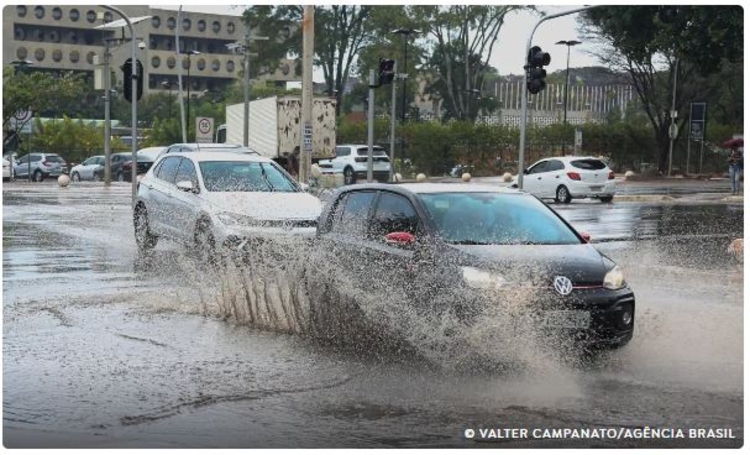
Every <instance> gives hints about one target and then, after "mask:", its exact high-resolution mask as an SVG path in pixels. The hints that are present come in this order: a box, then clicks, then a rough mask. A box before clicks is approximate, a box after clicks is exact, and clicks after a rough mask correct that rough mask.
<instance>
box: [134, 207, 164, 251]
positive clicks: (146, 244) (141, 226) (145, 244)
mask: <svg viewBox="0 0 750 455" xmlns="http://www.w3.org/2000/svg"><path fill="white" fill-rule="evenodd" d="M133 224H134V227H135V243H136V245H137V246H138V251H139V252H141V253H145V252H147V251H149V250H152V249H154V247H155V246H156V241H157V240H158V237H156V236H155V235H153V234H151V232H150V231H149V228H148V212H147V211H146V207H144V206H143V205H139V206H137V207H136V208H135V213H134V214H133Z"/></svg>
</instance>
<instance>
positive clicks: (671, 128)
mask: <svg viewBox="0 0 750 455" xmlns="http://www.w3.org/2000/svg"><path fill="white" fill-rule="evenodd" d="M679 67H680V60H679V59H675V61H674V82H673V83H672V110H671V111H670V112H669V116H670V117H671V118H672V122H671V123H670V125H669V168H667V177H670V176H672V150H673V149H674V140H675V139H677V126H676V125H675V124H674V120H675V118H677V111H676V110H675V104H676V102H677V69H678V68H679Z"/></svg>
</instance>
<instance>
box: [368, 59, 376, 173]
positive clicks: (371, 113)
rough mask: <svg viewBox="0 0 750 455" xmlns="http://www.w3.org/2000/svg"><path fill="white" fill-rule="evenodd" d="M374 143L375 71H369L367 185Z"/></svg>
mask: <svg viewBox="0 0 750 455" xmlns="http://www.w3.org/2000/svg"><path fill="white" fill-rule="evenodd" d="M374 142H375V70H370V98H369V101H368V103H367V183H372V146H373V143H374Z"/></svg>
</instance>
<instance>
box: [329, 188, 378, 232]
mask: <svg viewBox="0 0 750 455" xmlns="http://www.w3.org/2000/svg"><path fill="white" fill-rule="evenodd" d="M376 194H377V193H375V192H374V191H358V192H352V193H349V196H347V198H346V200H345V201H344V203H343V207H342V212H341V218H339V219H338V220H336V222H335V223H334V225H333V229H332V230H333V231H334V232H337V233H341V234H345V235H350V236H354V237H365V236H366V233H367V229H366V228H367V216H368V214H369V213H370V208H371V207H372V204H373V202H374V201H375V195H376Z"/></svg>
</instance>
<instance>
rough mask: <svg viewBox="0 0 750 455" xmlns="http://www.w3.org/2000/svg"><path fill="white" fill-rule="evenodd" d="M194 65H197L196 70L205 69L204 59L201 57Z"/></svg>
mask: <svg viewBox="0 0 750 455" xmlns="http://www.w3.org/2000/svg"><path fill="white" fill-rule="evenodd" d="M196 66H197V67H198V71H203V70H204V69H206V60H205V59H202V58H201V59H198V63H197V64H196Z"/></svg>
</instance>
